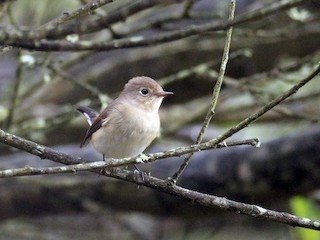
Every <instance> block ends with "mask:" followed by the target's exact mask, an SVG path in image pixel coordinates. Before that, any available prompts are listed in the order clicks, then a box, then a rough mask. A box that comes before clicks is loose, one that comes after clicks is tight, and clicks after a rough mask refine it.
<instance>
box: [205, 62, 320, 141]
mask: <svg viewBox="0 0 320 240" xmlns="http://www.w3.org/2000/svg"><path fill="white" fill-rule="evenodd" d="M319 73H320V64H318V65H317V66H316V69H315V70H314V71H313V72H312V73H311V74H310V75H309V76H307V77H306V78H304V79H303V80H301V81H299V82H298V83H297V84H295V85H294V86H293V87H291V88H290V89H289V90H288V91H286V92H285V93H283V94H281V95H280V96H278V97H276V98H275V99H274V100H272V101H270V102H269V103H268V104H266V105H264V106H263V107H262V108H260V109H259V110H258V111H257V112H255V113H254V114H252V115H251V116H249V117H248V118H246V119H244V120H243V121H241V122H240V123H239V124H238V125H236V126H234V127H232V128H230V129H229V130H228V131H227V132H225V133H224V134H222V135H220V136H219V137H217V138H215V139H213V140H210V141H209V142H213V143H219V142H222V141H224V140H225V139H227V138H228V137H230V136H232V135H233V134H235V133H236V132H238V131H240V130H241V129H243V128H245V127H247V126H248V125H249V124H250V123H252V122H254V121H256V120H257V119H258V118H259V117H261V116H262V115H264V114H265V113H266V112H268V111H269V110H271V109H272V108H274V107H275V106H277V105H278V104H280V103H281V102H282V101H284V100H285V99H287V98H288V97H290V96H291V95H293V94H295V93H296V92H297V91H298V90H299V89H300V88H302V87H303V86H304V85H306V84H307V83H308V82H309V81H311V80H312V79H313V78H314V77H315V76H317V75H318V74H319Z"/></svg>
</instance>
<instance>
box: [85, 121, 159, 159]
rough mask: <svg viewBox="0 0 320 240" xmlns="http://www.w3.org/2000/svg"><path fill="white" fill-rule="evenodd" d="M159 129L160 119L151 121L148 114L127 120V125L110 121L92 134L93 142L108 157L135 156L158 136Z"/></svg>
mask: <svg viewBox="0 0 320 240" xmlns="http://www.w3.org/2000/svg"><path fill="white" fill-rule="evenodd" d="M152 119H153V120H154V118H152ZM122 123H123V121H122ZM122 126H123V124H122ZM159 129H160V121H159V119H158V118H156V121H150V117H148V116H143V117H141V116H140V117H139V118H138V119H134V120H133V121H130V122H128V121H127V122H126V124H125V127H120V126H119V124H118V123H117V122H114V123H112V122H110V123H108V124H106V125H105V126H103V127H102V128H101V129H99V130H98V131H96V132H95V133H94V134H93V135H92V139H91V144H92V146H93V147H94V148H95V149H96V150H97V151H98V152H100V153H101V154H104V155H105V157H106V158H108V157H109V158H124V157H135V156H137V155H139V154H141V153H142V152H143V151H144V150H145V149H146V148H147V147H148V146H149V145H150V143H151V142H152V141H153V140H154V139H155V138H156V137H157V136H158V134H159Z"/></svg>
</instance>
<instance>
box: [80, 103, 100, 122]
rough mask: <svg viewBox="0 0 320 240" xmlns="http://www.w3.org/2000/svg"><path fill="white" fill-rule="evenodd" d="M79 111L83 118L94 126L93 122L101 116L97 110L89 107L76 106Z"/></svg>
mask: <svg viewBox="0 0 320 240" xmlns="http://www.w3.org/2000/svg"><path fill="white" fill-rule="evenodd" d="M74 107H75V108H76V109H77V111H79V112H80V113H82V114H83V116H85V117H86V119H87V122H88V123H89V125H90V126H91V125H92V122H93V120H94V119H95V118H96V117H97V116H98V115H99V113H98V112H97V111H95V110H93V109H92V108H89V107H84V106H77V105H75V106H74Z"/></svg>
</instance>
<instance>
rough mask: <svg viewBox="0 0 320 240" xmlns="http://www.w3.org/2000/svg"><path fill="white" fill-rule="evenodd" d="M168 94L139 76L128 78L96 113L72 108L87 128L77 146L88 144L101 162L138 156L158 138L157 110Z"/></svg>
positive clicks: (154, 82)
mask: <svg viewBox="0 0 320 240" xmlns="http://www.w3.org/2000/svg"><path fill="white" fill-rule="evenodd" d="M172 94H173V93H172V92H166V91H164V90H163V89H162V87H161V86H160V85H159V84H158V83H157V82H156V81H155V80H153V79H152V78H149V77H145V76H141V77H134V78H132V79H130V80H129V81H128V83H127V84H126V85H125V86H124V89H123V91H122V92H121V93H120V95H119V97H118V98H116V99H115V100H114V101H113V102H111V103H110V104H109V105H108V106H107V107H106V108H105V109H104V110H103V111H102V112H101V113H100V114H99V113H97V112H96V111H95V110H93V109H91V108H88V107H84V106H76V109H77V110H78V111H79V112H81V113H82V114H83V115H84V116H85V117H86V118H87V121H88V123H89V125H90V127H89V129H88V130H87V132H86V135H85V137H84V139H83V141H82V143H81V145H80V147H83V146H85V145H86V144H87V143H88V142H90V143H91V144H92V146H93V147H94V148H95V150H96V151H98V152H99V153H101V154H102V155H103V158H104V159H105V157H108V158H125V157H135V156H138V155H139V154H141V153H142V152H143V151H144V150H145V149H146V148H147V147H148V146H149V145H150V143H151V142H152V141H153V140H154V139H155V138H156V137H157V136H158V135H159V131H160V118H159V108H160V105H161V103H162V100H163V98H164V97H166V96H169V95H172Z"/></svg>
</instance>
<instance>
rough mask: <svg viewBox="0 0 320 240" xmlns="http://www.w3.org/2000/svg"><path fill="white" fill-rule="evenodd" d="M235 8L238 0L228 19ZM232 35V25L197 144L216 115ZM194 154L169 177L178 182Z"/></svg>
mask: <svg viewBox="0 0 320 240" xmlns="http://www.w3.org/2000/svg"><path fill="white" fill-rule="evenodd" d="M235 8H236V1H235V0H231V2H230V8H229V19H228V20H230V21H232V20H233V18H234V13H235ZM231 36H232V27H230V28H229V29H228V31H227V34H226V40H225V45H224V49H223V55H222V61H221V65H220V70H219V75H218V79H217V81H216V84H215V86H214V89H213V93H212V101H211V104H210V107H209V110H208V112H207V115H206V117H205V119H204V122H203V125H202V127H201V130H200V132H199V134H198V137H197V140H196V142H195V144H199V143H201V142H202V139H203V137H204V133H205V131H206V129H207V128H208V126H209V124H210V121H211V119H212V117H213V115H214V111H215V107H216V104H217V101H218V97H219V93H220V89H221V86H222V82H223V78H224V74H225V71H226V67H227V63H228V59H229V51H230V43H231ZM192 156H193V153H190V154H189V155H188V156H187V157H186V158H185V159H184V161H183V163H182V164H181V166H180V167H179V169H178V170H177V171H176V172H175V173H174V174H173V175H172V177H171V178H169V179H170V180H171V181H173V182H176V181H177V180H178V179H179V177H180V176H181V174H182V173H183V171H184V170H185V168H186V167H187V166H188V164H189V162H190V160H191V157H192Z"/></svg>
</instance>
